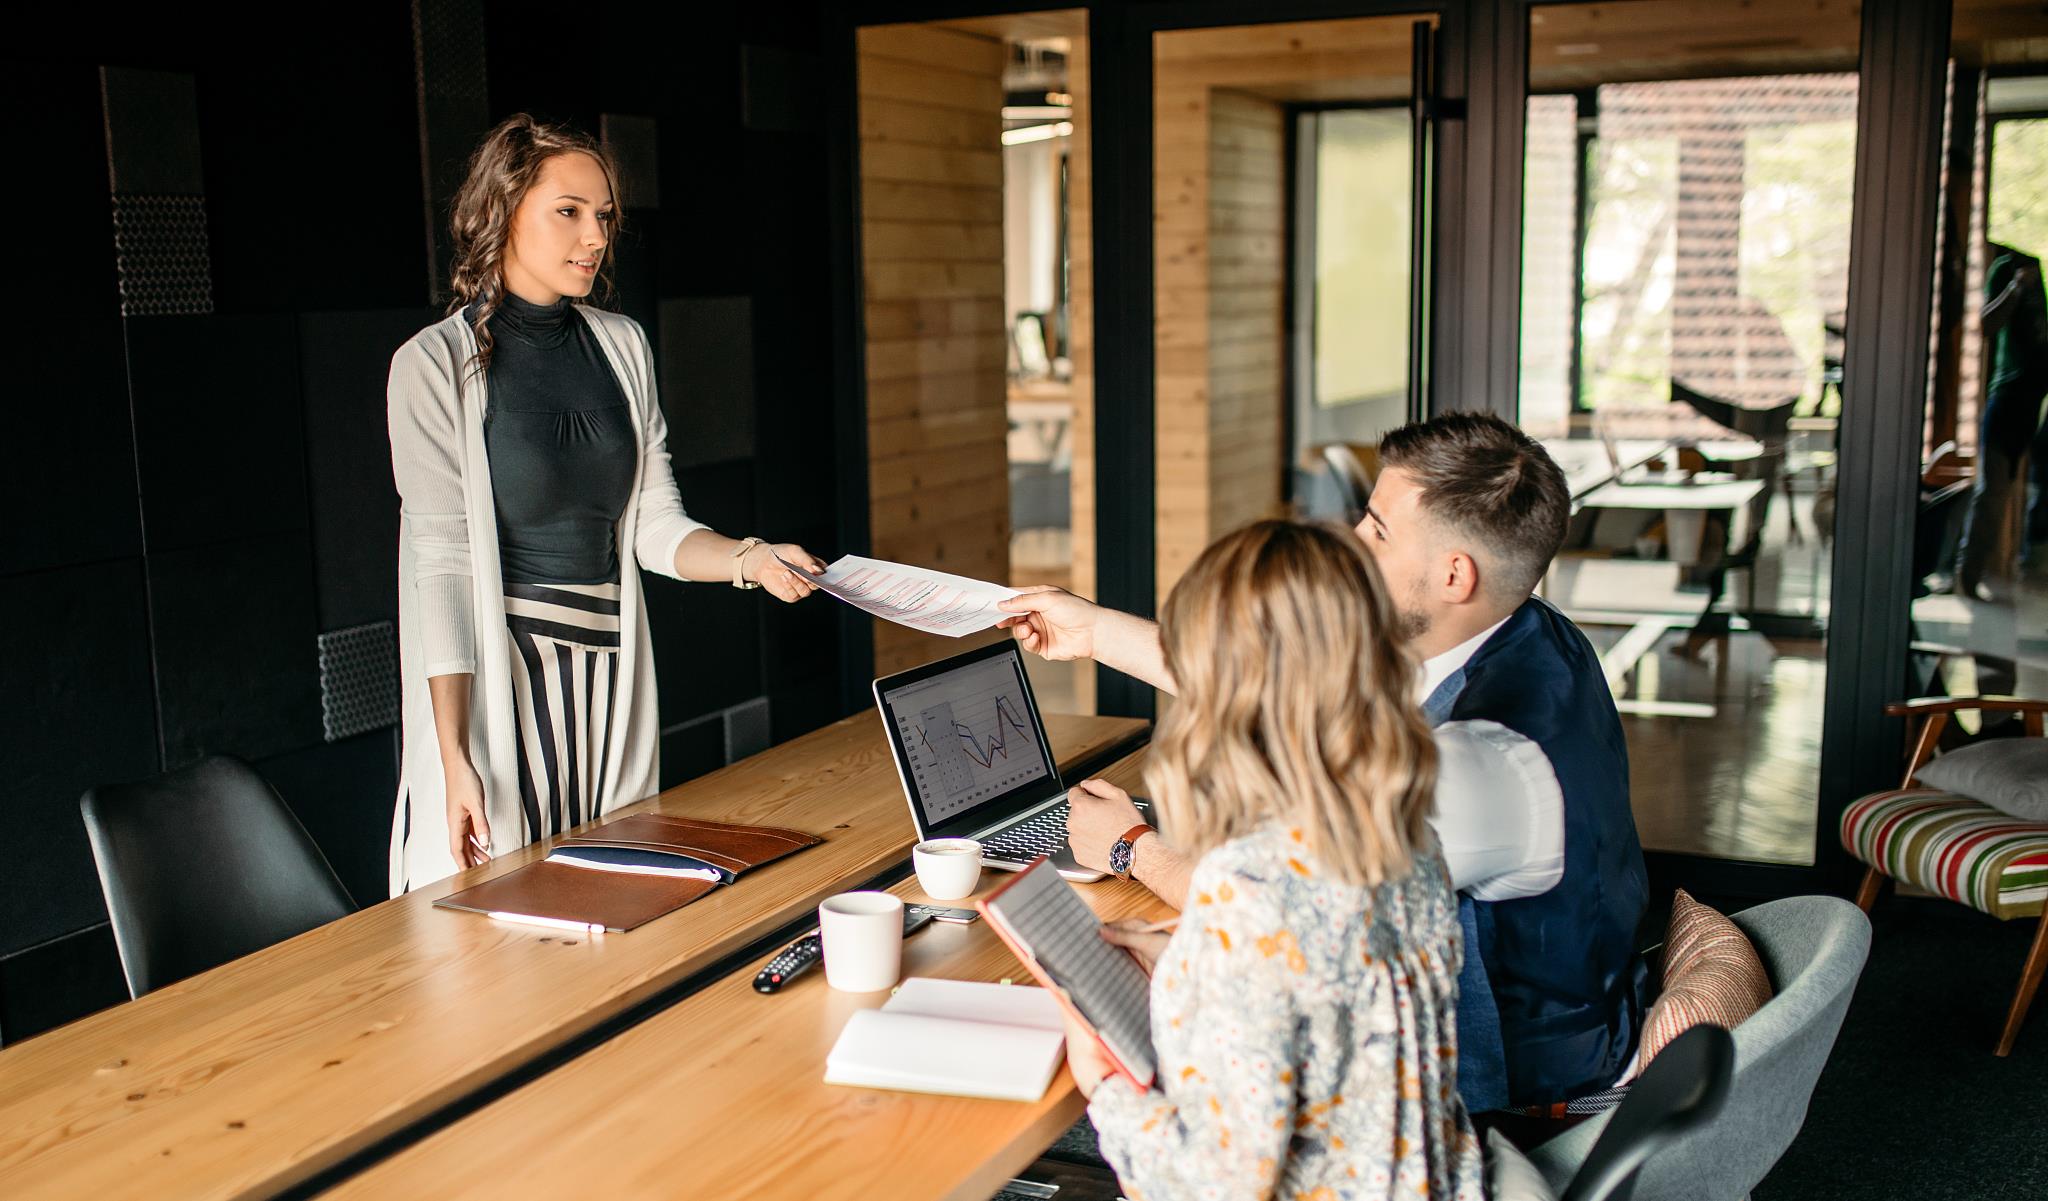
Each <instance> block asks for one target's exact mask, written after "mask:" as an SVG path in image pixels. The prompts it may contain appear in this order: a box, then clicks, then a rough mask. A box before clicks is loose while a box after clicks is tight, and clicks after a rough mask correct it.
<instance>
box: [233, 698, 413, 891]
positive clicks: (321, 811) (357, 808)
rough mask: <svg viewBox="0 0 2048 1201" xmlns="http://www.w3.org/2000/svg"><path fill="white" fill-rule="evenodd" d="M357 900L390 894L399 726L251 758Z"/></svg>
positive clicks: (396, 793)
mask: <svg viewBox="0 0 2048 1201" xmlns="http://www.w3.org/2000/svg"><path fill="white" fill-rule="evenodd" d="M256 770H258V771H260V772H262V773H263V778H264V779H266V780H269V781H270V786H271V787H272V788H275V789H277V795H278V796H280V797H282V798H283V799H284V803H285V804H286V805H289V806H290V807H291V811H292V812H293V813H294V814H296V815H297V816H298V819H299V822H300V824H302V825H304V826H305V827H306V833H308V834H310V835H312V836H313V841H314V843H316V844H317V845H318V846H319V847H320V853H321V854H323V855H325V856H327V862H328V864H329V865H330V866H331V867H333V868H334V874H335V875H337V876H339V877H341V883H342V886H343V887H345V888H347V889H348V892H349V895H350V896H351V897H354V898H355V902H356V904H358V905H374V904H376V903H377V902H378V901H381V900H383V899H384V898H385V896H386V895H388V894H389V892H390V864H391V812H392V809H391V806H392V802H393V800H394V799H395V798H396V797H397V796H398V731H397V729H396V728H395V727H394V728H391V729H384V730H376V731H372V732H371V733H368V734H358V735H357V736H355V737H354V738H344V739H342V740H341V741H339V742H330V743H321V744H320V745H318V746H311V747H307V748H306V749H304V750H300V751H292V752H289V753H287V754H283V755H277V756H273V757H271V758H269V759H261V760H257V761H256Z"/></svg>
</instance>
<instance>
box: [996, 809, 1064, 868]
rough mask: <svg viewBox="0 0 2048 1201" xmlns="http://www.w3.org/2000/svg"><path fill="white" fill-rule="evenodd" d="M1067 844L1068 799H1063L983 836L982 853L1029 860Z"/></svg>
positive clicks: (1016, 860) (1008, 859)
mask: <svg viewBox="0 0 2048 1201" xmlns="http://www.w3.org/2000/svg"><path fill="white" fill-rule="evenodd" d="M1065 845H1067V803H1066V802H1065V801H1061V802H1060V803H1059V804H1057V805H1054V806H1053V807H1052V808H1050V809H1047V810H1046V811H1045V812H1043V813H1039V814H1035V815H1033V816H1032V817H1031V818H1029V819H1028V820H1025V821H1021V822H1018V823H1017V824H1016V825H1014V826H1011V827H1009V828H1008V829H1005V830H1001V831H998V832H997V833H994V834H991V835H989V836H988V837H987V838H985V839H983V840H982V844H981V857H982V858H984V859H998V860H1001V861H1002V862H1004V863H1029V862H1031V861H1032V860H1033V859H1036V858H1038V857H1039V856H1040V855H1050V854H1052V853H1053V852H1054V851H1057V850H1059V849H1060V848H1061V847H1063V846H1065Z"/></svg>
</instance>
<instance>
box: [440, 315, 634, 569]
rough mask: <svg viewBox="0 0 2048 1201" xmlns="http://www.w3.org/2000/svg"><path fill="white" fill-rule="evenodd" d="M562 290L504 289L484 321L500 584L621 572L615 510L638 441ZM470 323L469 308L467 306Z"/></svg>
mask: <svg viewBox="0 0 2048 1201" xmlns="http://www.w3.org/2000/svg"><path fill="white" fill-rule="evenodd" d="M571 304H572V302H571V300H570V298H568V297H566V296H565V297H563V298H562V299H560V300H558V301H556V302H555V303H554V304H551V305H537V304H531V303H529V302H527V301H524V300H521V299H520V298H519V297H517V296H513V295H511V294H509V293H508V294H507V295H506V296H505V299H504V302H503V304H501V305H500V306H499V308H498V311H497V312H495V313H493V314H492V315H491V318H490V323H489V324H490V331H491V336H492V337H493V338H494V339H495V342H496V344H495V346H494V347H493V348H492V351H491V366H490V370H489V371H488V373H487V374H486V381H485V382H486V384H487V389H486V401H485V407H484V449H485V451H486V452H487V453H488V454H489V456H490V463H491V491H492V492H493V493H494V494H495V497H496V506H497V512H498V557H499V561H500V564H501V566H502V568H503V574H504V577H505V579H506V580H507V581H511V582H516V583H522V584H603V583H611V582H613V581H616V580H617V579H618V578H619V553H618V545H617V534H616V530H617V528H618V522H619V518H620V517H621V516H623V515H624V514H625V511H626V500H627V498H628V496H629V495H630V493H631V492H632V490H633V470H634V467H635V466H636V465H637V459H638V456H639V453H640V440H639V438H638V437H637V436H636V435H635V433H634V430H633V416H632V410H631V409H629V408H628V407H627V405H626V394H625V392H624V391H623V390H622V389H621V388H620V387H619V381H618V380H617V379H616V378H615V377H614V376H613V375H612V369H611V363H610V362H609V361H608V360H607V359H606V358H605V355H604V348H603V347H602V346H601V345H599V343H598V340H597V335H596V332H595V331H593V330H592V329H591V328H590V323H589V322H588V321H585V320H584V319H583V317H582V316H581V315H580V314H578V313H577V312H576V311H575V309H574V308H572V307H571ZM467 315H468V317H469V320H470V323H471V325H472V326H474V324H475V322H476V306H474V305H471V306H470V308H469V309H468V310H467Z"/></svg>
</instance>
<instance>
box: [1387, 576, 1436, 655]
mask: <svg viewBox="0 0 2048 1201" xmlns="http://www.w3.org/2000/svg"><path fill="white" fill-rule="evenodd" d="M1416 592H1418V593H1419V592H1421V589H1419V588H1418V589H1416ZM1420 601H1421V598H1420V597H1419V596H1411V597H1410V598H1409V603H1408V604H1405V605H1396V606H1394V609H1395V612H1396V613H1397V614H1398V615H1399V616H1400V618H1401V637H1403V638H1404V639H1406V640H1408V641H1409V642H1414V641H1415V640H1417V639H1419V638H1421V637H1422V636H1423V635H1424V634H1427V633H1429V627H1430V624H1431V623H1430V619H1429V610H1427V609H1425V608H1423V607H1422V605H1421V603H1420Z"/></svg>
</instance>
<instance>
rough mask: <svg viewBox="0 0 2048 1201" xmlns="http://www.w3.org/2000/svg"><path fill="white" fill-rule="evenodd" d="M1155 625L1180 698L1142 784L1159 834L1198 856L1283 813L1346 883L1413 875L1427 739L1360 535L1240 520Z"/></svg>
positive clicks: (1409, 666) (1432, 772) (1410, 665)
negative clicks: (1245, 523)
mask: <svg viewBox="0 0 2048 1201" xmlns="http://www.w3.org/2000/svg"><path fill="white" fill-rule="evenodd" d="M1159 626H1160V641H1161V644H1162V645H1163V647H1164V649H1165V652H1166V666H1167V669H1168V670H1169V671H1170V672H1172V674H1173V678H1174V680H1175V681H1176V682H1177V683H1178V685H1179V695H1178V698H1177V699H1176V701H1175V703H1174V705H1173V707H1172V708H1171V709H1169V710H1168V712H1167V715H1166V718H1165V719H1164V720H1163V721H1162V722H1161V723H1160V727H1159V731H1158V735H1157V737H1156V738H1155V739H1154V741H1153V749H1152V754H1151V756H1150V761H1149V762H1148V764H1147V765H1146V768H1145V782H1146V785H1147V787H1148V788H1149V789H1150V790H1151V793H1152V797H1153V801H1154V803H1155V805H1156V806H1157V809H1158V812H1159V816H1160V820H1161V823H1162V828H1163V829H1164V831H1165V833H1166V835H1167V837H1168V838H1170V839H1171V840H1172V841H1173V842H1174V843H1175V844H1176V845H1178V846H1180V847H1182V848H1183V849H1185V850H1187V851H1188V852H1190V853H1192V854H1195V855H1200V854H1202V853H1203V852H1205V851H1207V850H1209V849H1210V848H1212V847H1215V846H1217V845H1219V844H1221V843H1223V842H1226V841H1228V840H1230V839H1232V838H1236V837H1240V836H1242V835H1245V834H1249V833H1251V832H1252V831H1253V830H1255V829H1257V828H1259V827H1260V826H1262V825H1265V824H1266V823H1268V822H1271V821H1275V820H1279V821H1284V822H1286V823H1287V824H1288V825H1289V826H1290V827H1292V828H1294V829H1297V830H1299V831H1300V832H1301V838H1302V840H1303V842H1304V843H1305V844H1306V846H1307V849H1308V851H1309V852H1310V853H1311V854H1312V855H1313V856H1314V858H1315V859H1316V860H1317V861H1318V862H1319V863H1321V864H1322V865H1324V866H1325V867H1327V868H1328V869H1329V870H1330V871H1331V872H1333V873H1334V874H1335V875H1336V876H1337V877H1339V878H1340V879H1342V880H1344V881H1345V882H1347V883H1351V884H1357V885H1364V886H1367V887H1371V886H1374V885H1378V884H1380V883H1382V882H1383V881H1386V880H1392V879H1399V878H1400V877H1402V876H1405V875H1407V874H1408V871H1409V870H1410V868H1411V867H1412V866H1413V862H1414V855H1415V851H1416V849H1417V848H1418V847H1419V846H1421V845H1424V840H1425V839H1426V838H1427V827H1426V822H1427V818H1428V815H1429V813H1430V806H1431V804H1432V803H1433V799H1434V797H1435V793H1436V770H1437V758H1436V743H1435V742H1434V741H1433V740H1432V738H1431V736H1430V732H1429V727H1428V726H1427V725H1426V724H1425V723H1424V721H1423V717H1422V713H1421V711H1420V710H1419V709H1417V707H1416V705H1415V702H1414V699H1413V697H1412V696H1411V692H1412V690H1413V688H1414V682H1415V671H1416V667H1415V661H1414V659H1413V657H1412V656H1411V655H1410V654H1409V652H1408V650H1407V648H1406V647H1405V645H1403V644H1402V643H1401V642H1399V641H1397V638H1398V636H1399V631H1400V628H1401V627H1400V619H1399V616H1398V615H1397V613H1396V612H1395V609H1394V606H1393V603H1392V601H1391V600H1390V599H1389V598H1388V596H1387V589H1386V585H1385V584H1384V583H1383V582H1382V581H1381V579H1380V574H1379V571H1378V569H1377V568H1375V567H1374V566H1373V563H1372V560H1371V558H1370V557H1369V556H1368V555H1367V554H1366V552H1365V549H1364V548H1363V547H1362V546H1360V545H1359V543H1358V540H1357V538H1356V537H1354V536H1353V535H1352V534H1350V533H1348V532H1339V531H1336V530H1334V529H1329V528H1326V527H1323V526H1317V525H1307V524H1303V523H1301V522H1293V521H1261V522H1257V523H1255V524H1253V525H1250V526H1247V527H1246V528H1244V529H1241V530H1239V531H1237V532H1236V533H1233V534H1230V535H1227V536H1226V537H1224V538H1223V539H1221V540H1220V541H1218V542H1217V543H1216V544H1215V545H1214V546H1211V547H1210V548H1209V549H1208V550H1206V551H1203V552H1202V555H1201V557H1200V558H1199V559H1197V560H1195V565H1194V566H1193V567H1192V568H1191V569H1189V571H1188V573H1187V574H1186V575H1184V576H1182V577H1181V579H1180V582H1179V583H1177V584H1175V585H1174V588H1173V592H1172V593H1171V594H1170V595H1169V596H1168V597H1167V598H1166V608H1165V610H1164V612H1163V613H1162V614H1161V618H1160V623H1159Z"/></svg>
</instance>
